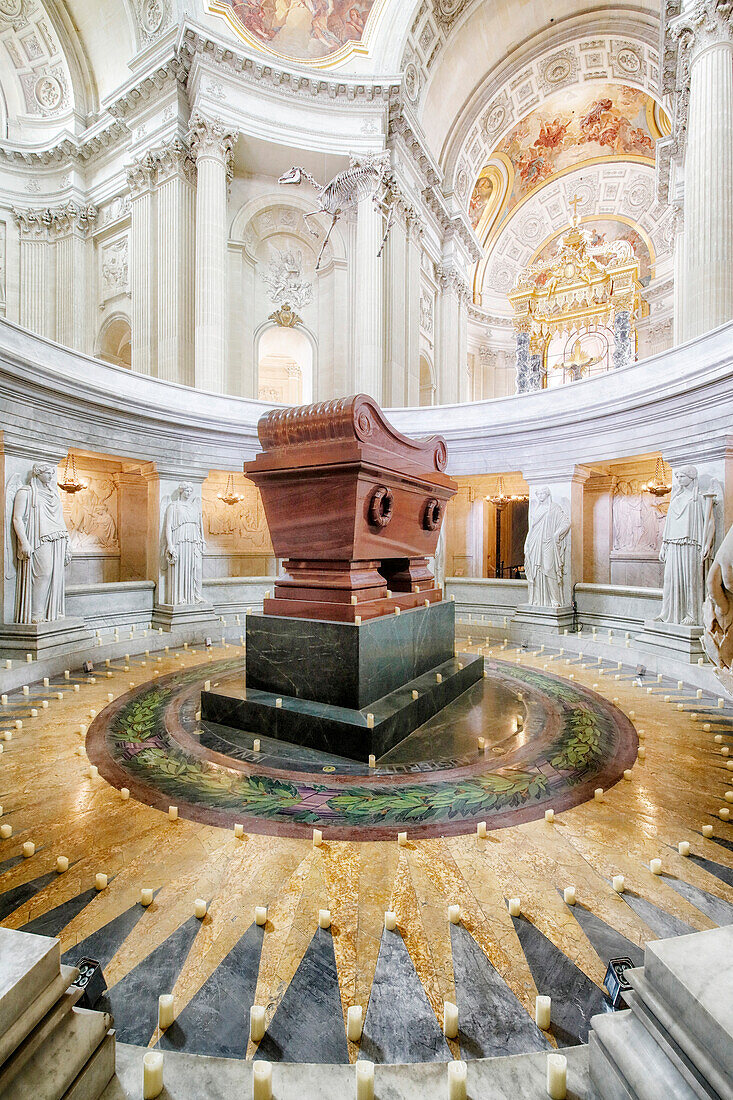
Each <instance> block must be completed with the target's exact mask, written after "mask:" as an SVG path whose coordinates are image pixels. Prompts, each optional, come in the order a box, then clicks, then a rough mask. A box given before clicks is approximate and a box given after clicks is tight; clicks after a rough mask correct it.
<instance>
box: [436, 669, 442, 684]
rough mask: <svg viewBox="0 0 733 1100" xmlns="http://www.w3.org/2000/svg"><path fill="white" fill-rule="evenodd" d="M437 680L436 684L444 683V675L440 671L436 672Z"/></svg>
mask: <svg viewBox="0 0 733 1100" xmlns="http://www.w3.org/2000/svg"><path fill="white" fill-rule="evenodd" d="M435 682H436V684H442V683H443V677H442V676H441V674H440V673H439V672H436V673H435Z"/></svg>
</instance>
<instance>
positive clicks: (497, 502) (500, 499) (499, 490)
mask: <svg viewBox="0 0 733 1100" xmlns="http://www.w3.org/2000/svg"><path fill="white" fill-rule="evenodd" d="M485 499H486V500H487V501H488V502H489V504H493V505H494V507H495V508H496V510H497V512H502V511H503V510H504V509H505V508H506V506H507V504H511V503H512V502H513V501H518V500H529V497H528V496H527V495H526V494H522V493H512V494H510V493H507V492H505V490H504V478H503V477H502V476H501V474H500V475H499V480H498V481H497V484H496V492H495V493H494V494H493V496H492V495H491V494H489V495H488V496H487V497H485Z"/></svg>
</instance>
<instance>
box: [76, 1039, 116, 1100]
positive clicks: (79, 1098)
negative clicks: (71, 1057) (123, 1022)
mask: <svg viewBox="0 0 733 1100" xmlns="http://www.w3.org/2000/svg"><path fill="white" fill-rule="evenodd" d="M114 1072H115V1033H114V1031H108V1032H107V1034H106V1035H105V1037H104V1039H103V1040H102V1042H101V1043H100V1044H99V1046H98V1047H97V1049H96V1050H95V1051H94V1054H93V1055H92V1056H91V1058H90V1059H89V1061H88V1062H87V1064H86V1065H85V1066H84V1068H83V1070H82V1071H81V1073H80V1074H79V1075H78V1077H77V1078H76V1080H75V1081H74V1082H73V1084H72V1085H71V1086H70V1088H69V1089H68V1090H67V1091H66V1092H65V1093H64V1095H63V1100H98V1098H99V1097H100V1096H101V1095H102V1093H103V1092H104V1090H105V1089H106V1088H107V1085H108V1084H109V1083H110V1081H111V1080H112V1078H113V1076H114Z"/></svg>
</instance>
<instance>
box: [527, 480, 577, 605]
mask: <svg viewBox="0 0 733 1100" xmlns="http://www.w3.org/2000/svg"><path fill="white" fill-rule="evenodd" d="M569 532H570V519H569V517H568V515H567V513H566V512H565V510H564V509H563V508H562V507H561V506H560V505H559V504H555V503H554V501H553V499H552V496H551V494H550V490H549V489H548V488H547V486H544V487H543V488H541V489H538V490H537V492H536V494H535V498H534V507H533V509H532V513H531V522H530V526H529V531H528V532H527V538H526V540H525V543H524V572H525V574H526V577H527V582H528V585H529V593H528V595H529V601H528V602H529V603H530V605H531V606H533V607H562V606H563V604H565V603H566V602H567V601H566V600H565V598H564V583H563V582H564V577H565V559H566V554H567V537H568V534H569Z"/></svg>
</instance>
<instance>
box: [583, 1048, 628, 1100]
mask: <svg viewBox="0 0 733 1100" xmlns="http://www.w3.org/2000/svg"><path fill="white" fill-rule="evenodd" d="M588 1073H589V1075H590V1079H591V1086H592V1088H593V1092H592V1096H593V1100H636V1097H635V1096H634V1094H633V1092H631V1090H630V1088H629V1085H628V1083H627V1081H626V1079H625V1077H624V1076H623V1074H622V1073H620V1072H619V1070H618V1067H617V1066H616V1064H615V1062H614V1061H613V1060H612V1059H611V1057H610V1055H609V1054H608V1053H607V1052H606V1049H605V1047H604V1046H603V1044H602V1043H601V1041H600V1040H599V1038H598V1036H597V1035H596V1034H595V1032H593V1031H591V1033H590V1035H589V1036H588Z"/></svg>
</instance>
